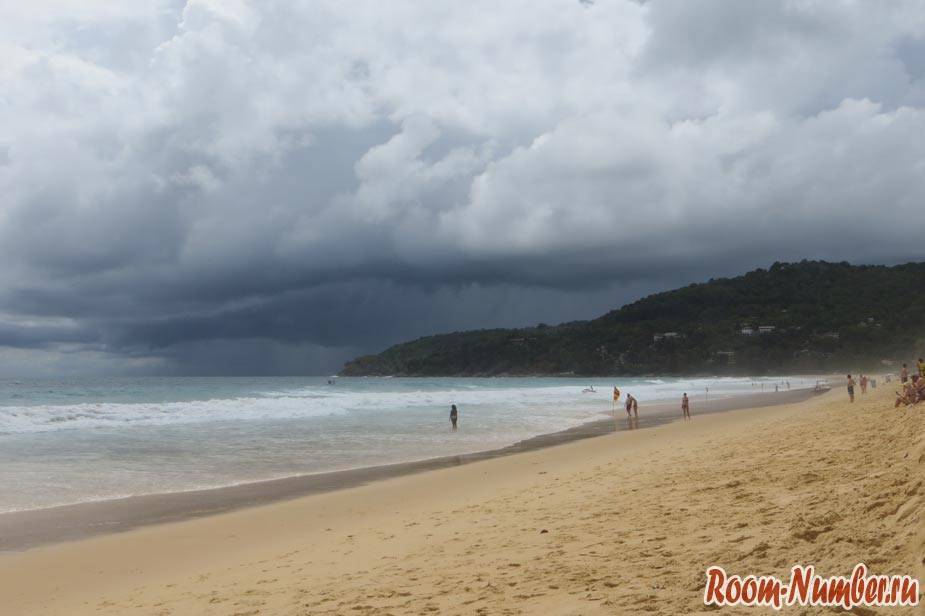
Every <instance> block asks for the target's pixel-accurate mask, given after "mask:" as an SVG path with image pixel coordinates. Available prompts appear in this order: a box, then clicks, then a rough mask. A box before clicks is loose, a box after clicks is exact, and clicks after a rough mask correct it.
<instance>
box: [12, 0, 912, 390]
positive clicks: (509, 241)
mask: <svg viewBox="0 0 925 616" xmlns="http://www.w3.org/2000/svg"><path fill="white" fill-rule="evenodd" d="M69 7H70V8H69ZM412 23H413V24H416V26H415V27H414V28H409V25H408V24H412ZM0 24H3V25H0V35H2V37H0V40H2V41H5V42H4V43H2V44H0V52H2V53H0V85H2V87H0V111H2V113H0V194H2V195H3V198H2V202H0V259H2V266H0V372H17V371H22V372H28V371H30V370H32V371H35V372H49V373H62V372H63V373H72V372H80V371H84V372H107V371H108V372H112V371H120V372H140V373H169V374H178V373H207V374H222V373H236V374H237V373H249V372H250V373H264V374H265V373H289V374H298V373H306V372H329V371H333V370H336V368H337V366H338V365H339V364H340V363H341V362H342V361H344V360H345V359H348V358H349V357H351V356H353V355H356V354H358V353H362V352H369V351H374V350H378V349H379V348H382V347H384V346H386V345H388V344H391V343H393V342H396V341H399V340H402V339H405V338H410V337H415V336H419V335H425V334H430V333H435V332H440V331H448V330H454V329H464V328H472V327H495V326H514V325H521V324H531V323H536V322H538V321H546V322H558V321H563V320H572V319H577V318H589V317H593V316H596V315H598V314H601V313H603V312H605V311H607V310H608V309H611V308H614V307H616V306H619V305H620V304H621V303H624V302H626V301H631V300H632V299H635V298H636V297H639V296H640V295H644V294H646V293H649V292H652V291H656V290H661V289H666V288H671V287H673V286H676V285H679V284H684V283H687V282H691V281H695V280H699V279H705V278H709V277H711V276H720V275H731V274H736V273H740V272H742V271H745V270H747V269H750V268H752V267H755V266H766V265H768V264H769V263H771V262H773V261H775V260H794V259H801V258H827V259H833V260H843V259H845V260H851V261H854V262H877V263H893V262H899V261H905V260H915V259H918V258H921V250H920V246H921V238H922V236H923V232H925V224H923V223H922V216H921V195H922V194H923V189H925V140H922V139H916V138H914V136H916V135H921V134H925V81H923V74H925V71H923V69H922V67H923V66H925V55H923V51H925V12H923V11H922V9H921V6H920V5H919V4H918V3H915V2H911V1H910V2H895V3H890V4H889V5H886V6H885V5H882V4H877V5H874V4H872V3H864V2H857V3H842V2H833V3H797V2H771V1H768V2H764V1H762V2H753V3H741V2H733V1H731V0H730V1H706V0H705V1H703V2H680V1H677V2H672V1H662V2H653V3H636V2H625V1H622V0H610V1H605V0H601V1H599V2H594V3H589V2H578V1H574V2H573V1H566V0H562V1H561V2H545V3H535V2H527V1H526V0H524V1H523V2H513V3H506V4H505V5H503V6H497V5H496V3H481V2H475V3H462V4H461V3H428V4H425V5H422V4H421V3H417V2H403V1H397V2H391V3H389V4H388V6H387V7H386V6H384V5H381V4H377V3H369V4H366V5H363V6H358V5H350V4H343V3H338V2H326V1H322V0H318V1H317V2H311V3H305V4H299V5H295V6H293V5H292V3H285V2H275V1H271V2H251V1H248V0H237V1H232V2H229V1H223V2H217V1H214V0H189V1H188V2H186V3H185V4H184V3H182V2H173V1H171V2H161V3H158V2H153V3H152V2H137V3H134V2H125V3H111V2H103V1H102V0H99V1H96V0H94V1H89V0H88V1H84V2H81V3H79V6H78V4H76V3H75V4H74V5H73V6H72V7H71V5H67V4H65V5H61V4H60V3H44V2H33V3H29V5H27V6H17V7H15V9H0ZM4 349H5V350H4Z"/></svg>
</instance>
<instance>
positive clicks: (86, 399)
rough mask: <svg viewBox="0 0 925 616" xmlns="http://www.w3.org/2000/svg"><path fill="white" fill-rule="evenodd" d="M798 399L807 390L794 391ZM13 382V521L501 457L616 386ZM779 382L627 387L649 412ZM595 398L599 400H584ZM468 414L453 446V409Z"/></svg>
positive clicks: (6, 404)
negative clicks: (110, 502)
mask: <svg viewBox="0 0 925 616" xmlns="http://www.w3.org/2000/svg"><path fill="white" fill-rule="evenodd" d="M790 380H791V383H792V385H793V386H794V387H796V386H798V383H799V378H798V377H791V378H790ZM327 381H328V379H326V378H316V377H286V378H189V377H186V378H154V377H151V378H112V379H70V380H51V379H41V380H28V379H6V380H0V486H2V490H0V512H4V511H14V510H24V509H33V508H41V507H48V506H54V505H61V504H69V503H75V502H83V501H89V500H101V499H109V498H116V497H122V496H130V495H137V494H151V493H159V492H173V491H182V490H192V489H198V488H207V487H219V486H226V485H233V484H237V483H243V482H249V481H258V480H264V479H272V478H278V477H286V476H292V475H298V474H304V473H315V472H322V471H330V470H341V469H348V468H357V467H363V466H371V465H376V464H384V463H391V462H401V461H409V460H418V459H424V458H430V457H435V456H442V455H452V454H460V453H467V452H473V451H482V450H487V449H495V448H498V447H503V446H505V445H509V444H512V443H515V442H517V441H520V440H523V439H526V438H530V437H532V436H537V435H539V434H545V433H549V432H555V431H558V430H563V429H565V428H569V427H571V426H575V425H578V424H581V423H584V422H586V421H589V420H594V419H598V418H602V417H608V416H610V410H611V391H612V390H611V387H612V385H613V384H614V381H613V380H610V379H607V380H604V379H564V378H554V379H553V378H496V379H453V378H427V379H406V378H394V379H390V378H341V379H337V380H336V384H333V385H331V384H328V382H327ZM779 381H780V379H779V378H778V379H764V380H757V381H756V380H754V379H728V378H724V379H670V378H665V379H636V380H629V379H623V380H620V381H617V382H616V384H617V385H619V387H620V388H621V389H622V390H623V391H624V392H628V393H633V394H634V395H635V396H636V397H637V398H638V399H639V400H640V402H641V403H642V405H641V406H642V408H641V410H642V411H643V412H644V411H645V402H646V401H648V400H655V399H673V398H678V397H680V395H681V393H682V392H684V391H687V392H688V393H689V394H692V395H693V396H694V400H696V399H697V397H702V396H703V394H704V391H705V388H706V387H709V388H710V393H711V395H730V394H736V393H753V392H755V391H760V390H761V383H764V385H765V387H766V390H772V389H773V387H774V385H773V383H775V382H779ZM589 385H593V386H594V388H595V389H596V390H597V391H596V392H595V393H583V391H582V390H583V389H585V388H587V387H588V386H589ZM454 403H455V404H457V405H458V407H459V410H460V430H459V431H458V432H455V433H454V432H451V431H450V429H449V427H450V425H449V419H448V416H449V406H450V404H454Z"/></svg>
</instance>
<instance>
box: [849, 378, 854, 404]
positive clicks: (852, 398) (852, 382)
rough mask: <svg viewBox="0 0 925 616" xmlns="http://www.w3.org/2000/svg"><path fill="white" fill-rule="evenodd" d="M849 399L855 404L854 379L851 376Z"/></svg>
mask: <svg viewBox="0 0 925 616" xmlns="http://www.w3.org/2000/svg"><path fill="white" fill-rule="evenodd" d="M848 398H850V399H851V401H852V402H854V379H853V378H851V375H850V374H849V375H848Z"/></svg>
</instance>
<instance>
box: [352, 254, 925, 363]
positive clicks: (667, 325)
mask: <svg viewBox="0 0 925 616" xmlns="http://www.w3.org/2000/svg"><path fill="white" fill-rule="evenodd" d="M759 328H761V330H760V331H759ZM772 328H773V329H772ZM743 330H745V332H744V333H743ZM749 330H752V333H750V331H749ZM916 351H919V352H925V263H909V264H905V265H898V266H894V267H886V266H853V265H849V264H847V263H826V262H820V261H803V262H801V263H792V264H787V263H775V264H774V265H773V266H771V268H770V269H767V270H764V269H759V270H755V271H753V272H749V273H748V274H745V275H744V276H738V277H736V278H722V279H717V280H710V281H709V282H706V283H702V284H692V285H690V286H687V287H684V288H681V289H677V290H674V291H667V292H664V293H657V294H655V295H650V296H649V297H646V298H644V299H641V300H639V301H636V302H634V303H632V304H628V305H626V306H623V307H622V308H620V309H619V310H614V311H612V312H609V313H607V314H605V315H604V316H602V317H600V318H598V319H594V320H592V321H579V322H574V323H565V324H561V325H557V326H546V325H539V326H537V327H529V328H524V329H492V330H478V331H468V332H456V333H451V334H444V335H439V336H429V337H426V338H420V339H418V340H414V341H412V342H406V343H403V344H399V345H396V346H393V347H391V348H389V349H387V350H385V351H383V352H382V353H380V354H378V355H368V356H364V357H360V358H357V359H355V360H353V361H351V362H348V363H347V364H346V365H345V366H344V369H343V371H342V374H343V375H350V376H360V375H406V376H411V375H414V376H488V375H502V374H509V375H533V374H544V375H545V374H567V373H574V374H581V375H610V374H623V375H631V374H656V373H657V374H692V373H711V374H736V373H740V374H745V373H748V374H761V373H771V372H784V371H788V372H791V371H825V370H843V369H858V368H863V369H870V368H873V367H874V366H876V365H882V364H881V361H882V360H900V359H902V360H904V361H905V360H907V359H909V358H910V357H911V354H912V353H914V352H916Z"/></svg>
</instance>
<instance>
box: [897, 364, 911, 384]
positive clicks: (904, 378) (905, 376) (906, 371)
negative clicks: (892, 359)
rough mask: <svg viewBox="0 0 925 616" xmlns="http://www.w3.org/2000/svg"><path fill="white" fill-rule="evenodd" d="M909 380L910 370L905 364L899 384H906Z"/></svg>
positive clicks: (900, 372) (900, 374)
mask: <svg viewBox="0 0 925 616" xmlns="http://www.w3.org/2000/svg"><path fill="white" fill-rule="evenodd" d="M908 380H909V368H907V367H906V364H903V369H902V370H900V371H899V382H900V383H903V384H905V382H906V381H908Z"/></svg>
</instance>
